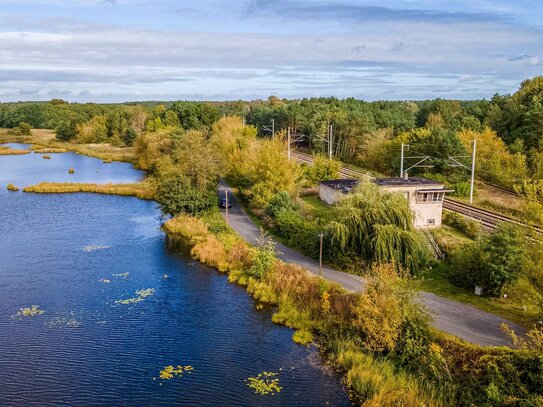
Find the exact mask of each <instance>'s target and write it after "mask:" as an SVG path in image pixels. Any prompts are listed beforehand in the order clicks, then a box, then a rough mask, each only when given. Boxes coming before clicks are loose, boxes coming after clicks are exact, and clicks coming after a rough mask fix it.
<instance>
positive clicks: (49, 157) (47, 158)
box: [41, 155, 51, 160]
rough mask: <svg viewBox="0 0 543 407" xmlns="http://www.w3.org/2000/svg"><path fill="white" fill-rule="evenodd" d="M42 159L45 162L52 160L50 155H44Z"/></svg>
mask: <svg viewBox="0 0 543 407" xmlns="http://www.w3.org/2000/svg"><path fill="white" fill-rule="evenodd" d="M41 158H43V159H44V160H50V159H51V156H50V155H42V156H41Z"/></svg>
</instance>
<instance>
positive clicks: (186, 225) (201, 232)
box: [164, 215, 209, 239]
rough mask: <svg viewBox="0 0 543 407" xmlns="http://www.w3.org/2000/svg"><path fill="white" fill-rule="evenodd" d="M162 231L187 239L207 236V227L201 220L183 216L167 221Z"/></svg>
mask: <svg viewBox="0 0 543 407" xmlns="http://www.w3.org/2000/svg"><path fill="white" fill-rule="evenodd" d="M164 229H165V230H166V231H167V232H170V233H175V234H179V235H182V236H184V237H187V238H189V239H193V238H195V237H198V236H200V237H205V236H207V235H208V234H209V230H208V227H207V225H206V224H205V223H204V222H203V221H202V220H200V219H198V218H195V217H192V216H184V215H180V216H177V217H175V218H172V219H169V220H168V221H167V222H166V223H164Z"/></svg>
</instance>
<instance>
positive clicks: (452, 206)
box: [291, 152, 543, 234]
mask: <svg viewBox="0 0 543 407" xmlns="http://www.w3.org/2000/svg"><path fill="white" fill-rule="evenodd" d="M291 156H292V157H293V158H294V159H296V160H297V161H298V162H301V163H305V164H309V165H312V164H313V161H314V160H315V158H314V157H313V156H311V155H309V154H305V153H300V152H295V153H292V154H291ZM339 174H340V175H341V176H342V177H345V178H360V177H367V178H369V179H375V178H376V177H374V176H372V175H369V174H366V173H364V172H362V171H356V170H353V169H351V168H347V167H344V166H342V167H341V169H340V170H339ZM443 208H444V209H447V210H449V211H452V212H456V213H459V214H460V215H463V216H465V217H468V218H470V219H473V220H476V221H478V222H479V223H481V225H482V226H483V227H485V228H488V229H496V228H497V227H498V225H499V224H500V223H502V222H507V223H511V224H515V225H518V226H523V227H527V228H530V227H531V228H533V230H534V231H535V232H536V233H538V234H543V228H540V227H538V226H529V225H526V224H525V223H523V222H521V221H519V220H517V219H513V218H511V217H509V216H505V215H502V214H500V213H496V212H492V211H489V210H486V209H482V208H479V207H476V206H473V205H469V204H466V203H463V202H459V201H456V200H453V199H451V198H445V199H444V201H443Z"/></svg>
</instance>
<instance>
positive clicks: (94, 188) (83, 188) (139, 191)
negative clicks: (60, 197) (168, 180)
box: [23, 182, 155, 199]
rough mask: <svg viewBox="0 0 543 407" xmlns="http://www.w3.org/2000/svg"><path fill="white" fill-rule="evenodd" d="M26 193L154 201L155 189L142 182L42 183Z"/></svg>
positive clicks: (30, 188)
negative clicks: (122, 196) (79, 193)
mask: <svg viewBox="0 0 543 407" xmlns="http://www.w3.org/2000/svg"><path fill="white" fill-rule="evenodd" d="M23 191H24V192H33V193H38V194H65V193H77V192H91V193H95V194H106V195H126V196H135V197H136V198H140V199H154V195H155V189H154V187H153V186H152V185H150V184H147V183H144V182H140V183H134V184H81V183H74V182H42V183H40V184H37V185H32V186H28V187H25V188H24V189H23Z"/></svg>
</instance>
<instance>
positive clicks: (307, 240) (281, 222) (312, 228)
mask: <svg viewBox="0 0 543 407" xmlns="http://www.w3.org/2000/svg"><path fill="white" fill-rule="evenodd" d="M275 222H276V231H277V234H279V235H280V236H281V237H282V238H283V239H284V240H285V243H286V244H287V245H288V246H291V247H294V248H295V249H298V250H300V251H301V252H302V253H304V254H305V255H307V256H310V257H315V256H317V255H318V249H319V237H318V234H319V230H320V228H319V226H318V224H317V223H316V222H310V221H307V220H305V219H302V217H301V216H300V214H299V213H298V212H296V211H294V210H283V211H282V212H280V213H279V215H278V216H277V218H276V219H275Z"/></svg>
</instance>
